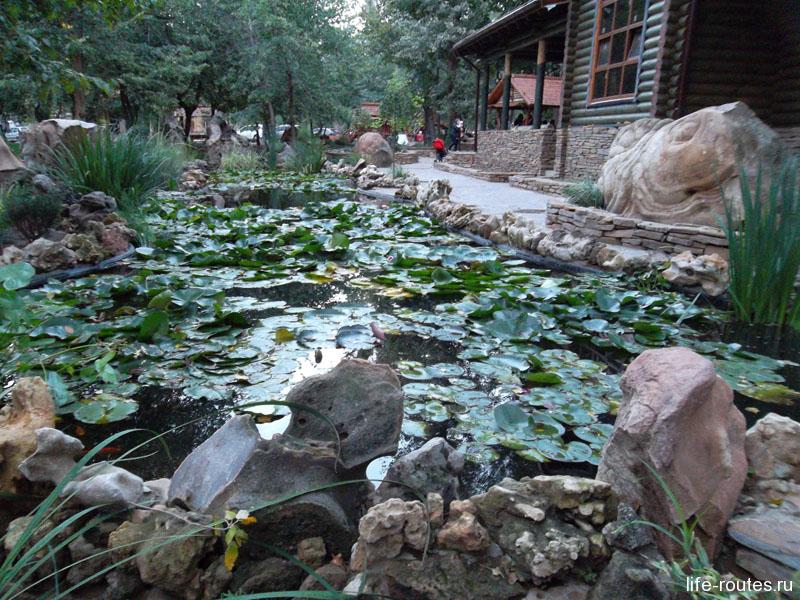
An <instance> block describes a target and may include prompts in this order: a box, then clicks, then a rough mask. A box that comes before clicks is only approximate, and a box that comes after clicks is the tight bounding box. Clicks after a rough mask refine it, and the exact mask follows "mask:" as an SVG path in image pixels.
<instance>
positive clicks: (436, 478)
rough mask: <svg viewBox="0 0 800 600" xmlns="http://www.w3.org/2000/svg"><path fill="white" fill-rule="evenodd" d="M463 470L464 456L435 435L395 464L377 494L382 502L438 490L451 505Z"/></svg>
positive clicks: (423, 494) (456, 495) (409, 498)
mask: <svg viewBox="0 0 800 600" xmlns="http://www.w3.org/2000/svg"><path fill="white" fill-rule="evenodd" d="M463 470H464V456H463V455H462V454H461V453H460V452H458V451H457V450H456V449H455V448H453V447H452V446H451V445H450V444H448V443H447V441H446V440H445V439H444V438H439V437H437V438H433V439H432V440H429V441H428V442H426V443H425V445H423V446H422V447H421V448H419V449H417V450H414V451H413V452H409V453H408V454H405V455H403V456H401V457H400V458H398V459H397V460H396V461H395V462H394V463H392V465H391V466H390V467H389V470H388V471H387V473H386V477H385V478H384V482H383V483H381V485H380V487H379V488H378V490H377V491H376V493H375V495H376V498H377V499H378V502H383V501H384V500H387V499H389V498H402V499H403V500H414V499H416V498H418V497H419V496H418V495H417V494H421V495H422V496H423V497H424V496H427V494H429V493H438V494H441V496H442V498H443V500H444V502H445V503H448V504H449V503H450V501H451V500H455V499H457V498H458V497H459V479H458V476H459V475H460V474H461V472H462V471H463ZM392 482H401V483H403V484H405V485H400V484H397V483H392ZM412 490H413V491H412ZM414 492H416V494H415V493H414Z"/></svg>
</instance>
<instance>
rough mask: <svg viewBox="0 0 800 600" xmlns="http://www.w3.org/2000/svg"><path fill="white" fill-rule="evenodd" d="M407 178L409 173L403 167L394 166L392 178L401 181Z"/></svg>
mask: <svg viewBox="0 0 800 600" xmlns="http://www.w3.org/2000/svg"><path fill="white" fill-rule="evenodd" d="M407 176H408V172H407V171H406V170H405V169H403V167H401V166H399V165H395V164H393V165H392V177H394V178H395V179H399V178H403V177H407Z"/></svg>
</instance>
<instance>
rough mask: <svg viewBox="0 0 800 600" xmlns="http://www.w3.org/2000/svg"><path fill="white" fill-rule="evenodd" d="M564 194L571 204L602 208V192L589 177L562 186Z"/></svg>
mask: <svg viewBox="0 0 800 600" xmlns="http://www.w3.org/2000/svg"><path fill="white" fill-rule="evenodd" d="M564 195H565V196H566V197H567V198H568V199H569V201H570V202H571V203H572V204H576V205H577V206H586V207H591V208H603V205H604V200H603V192H601V191H600V188H599V187H598V186H597V184H596V183H595V182H594V181H592V180H591V179H585V180H583V181H581V182H578V183H573V184H571V185H568V186H566V187H565V188H564Z"/></svg>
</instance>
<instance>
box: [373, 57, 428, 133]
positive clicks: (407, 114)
mask: <svg viewBox="0 0 800 600" xmlns="http://www.w3.org/2000/svg"><path fill="white" fill-rule="evenodd" d="M421 104H422V99H421V98H419V97H418V96H416V95H415V94H414V88H413V86H412V84H411V80H410V78H409V77H408V75H406V73H405V72H404V71H402V70H401V69H395V72H394V73H393V74H392V78H391V79H389V81H388V82H386V88H385V91H384V93H383V100H382V101H381V117H383V118H384V119H385V120H386V121H388V122H390V123H391V124H392V128H393V129H394V130H396V131H398V130H404V129H410V128H411V125H412V123H413V121H414V118H415V117H416V116H417V115H418V113H419V110H420V106H421Z"/></svg>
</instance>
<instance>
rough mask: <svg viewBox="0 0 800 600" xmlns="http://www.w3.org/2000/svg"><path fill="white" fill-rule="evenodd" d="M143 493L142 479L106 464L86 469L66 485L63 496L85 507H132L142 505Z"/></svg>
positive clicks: (96, 464) (83, 468)
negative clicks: (140, 502)
mask: <svg viewBox="0 0 800 600" xmlns="http://www.w3.org/2000/svg"><path fill="white" fill-rule="evenodd" d="M143 493H144V481H143V480H142V478H141V477H139V476H138V475H134V474H133V473H131V472H129V471H126V470H125V469H123V468H121V467H117V466H115V465H112V464H110V463H107V462H105V461H104V462H99V463H93V464H91V465H87V466H85V467H82V468H81V470H80V471H78V474H77V475H76V476H75V477H74V478H73V479H72V480H71V481H70V482H69V483H68V484H67V485H66V486H64V490H63V492H62V493H61V496H62V497H65V498H66V497H70V498H71V499H72V500H73V501H74V502H77V503H78V504H81V505H83V506H100V505H110V506H116V507H128V506H131V505H132V504H134V503H136V502H138V500H139V499H140V498H141V497H142V494H143Z"/></svg>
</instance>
